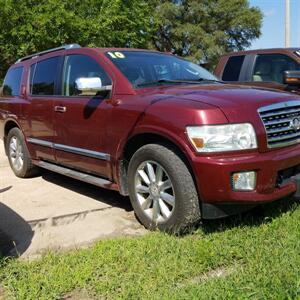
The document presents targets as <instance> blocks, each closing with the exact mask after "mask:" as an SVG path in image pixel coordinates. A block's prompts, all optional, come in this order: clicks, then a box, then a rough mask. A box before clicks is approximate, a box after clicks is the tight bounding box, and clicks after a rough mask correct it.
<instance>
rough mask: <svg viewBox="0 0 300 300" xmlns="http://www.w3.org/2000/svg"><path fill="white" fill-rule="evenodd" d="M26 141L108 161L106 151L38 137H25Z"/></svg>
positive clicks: (108, 156)
mask: <svg viewBox="0 0 300 300" xmlns="http://www.w3.org/2000/svg"><path fill="white" fill-rule="evenodd" d="M27 142H28V143H31V144H35V145H39V146H43V147H48V148H52V149H55V150H60V151H65V152H70V153H74V154H78V155H83V156H88V157H92V158H97V159H101V160H107V161H110V155H109V154H107V153H103V152H98V151H92V150H87V149H83V148H77V147H71V146H67V145H63V144H56V143H51V142H48V141H44V140H40V139H35V138H27Z"/></svg>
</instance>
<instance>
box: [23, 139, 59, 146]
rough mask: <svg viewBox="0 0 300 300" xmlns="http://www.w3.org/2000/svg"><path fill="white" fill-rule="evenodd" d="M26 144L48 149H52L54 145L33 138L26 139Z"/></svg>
mask: <svg viewBox="0 0 300 300" xmlns="http://www.w3.org/2000/svg"><path fill="white" fill-rule="evenodd" d="M27 142H28V143H31V144H35V145H39V146H44V147H48V148H53V146H54V144H53V143H51V142H48V141H44V140H40V139H35V138H27Z"/></svg>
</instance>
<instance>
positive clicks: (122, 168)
mask: <svg viewBox="0 0 300 300" xmlns="http://www.w3.org/2000/svg"><path fill="white" fill-rule="evenodd" d="M147 144H159V145H163V146H165V147H168V148H170V149H172V150H173V151H174V152H175V153H176V154H177V155H178V156H179V157H180V158H181V159H182V161H183V162H184V164H185V165H186V166H187V168H188V170H189V171H190V173H191V175H192V177H193V180H194V184H195V187H196V189H197V191H198V187H197V181H196V180H195V177H194V171H193V168H192V164H191V162H190V160H189V158H188V155H187V153H186V151H185V150H184V147H183V146H182V145H178V144H177V143H176V142H174V141H173V140H172V139H171V138H169V137H166V136H165V135H162V134H159V133H152V132H145V133H138V134H136V135H134V136H132V137H131V138H130V139H129V140H128V141H127V143H126V144H125V146H124V147H123V151H122V155H121V158H120V160H119V164H118V174H119V187H120V193H121V194H122V195H128V183H127V171H128V166H129V162H130V160H131V158H132V156H133V155H134V153H135V152H136V151H137V150H138V149H140V148H141V147H142V146H145V145H147ZM198 195H199V191H198Z"/></svg>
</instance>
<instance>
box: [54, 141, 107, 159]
mask: <svg viewBox="0 0 300 300" xmlns="http://www.w3.org/2000/svg"><path fill="white" fill-rule="evenodd" d="M54 149H56V150H60V151H66V152H70V153H74V154H79V155H84V156H88V157H92V158H98V159H102V160H110V155H109V154H107V153H103V152H97V151H92V150H86V149H83V148H77V147H71V146H67V145H62V144H54Z"/></svg>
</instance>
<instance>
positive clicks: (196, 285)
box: [0, 199, 300, 300]
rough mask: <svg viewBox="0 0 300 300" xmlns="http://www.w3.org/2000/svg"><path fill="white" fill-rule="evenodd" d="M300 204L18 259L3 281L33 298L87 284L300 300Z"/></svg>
mask: <svg viewBox="0 0 300 300" xmlns="http://www.w3.org/2000/svg"><path fill="white" fill-rule="evenodd" d="M299 204H300V202H299V200H298V201H297V200H295V199H283V200H282V201H279V202H275V203H273V204H269V205H268V206H266V207H264V208H263V207H259V208H258V209H256V210H255V211H252V212H248V213H247V214H244V215H243V219H242V220H240V219H239V217H231V218H229V219H226V220H219V221H217V220H214V221H211V222H206V223H204V224H203V225H202V226H201V227H200V228H199V230H198V231H197V232H195V233H194V234H190V235H186V236H183V237H174V236H168V235H166V234H162V233H158V232H154V233H150V232H149V233H148V234H146V235H145V236H143V237H137V238H128V237H127V238H126V237H124V238H120V239H113V240H103V241H100V242H98V243H97V244H95V245H94V246H93V247H91V248H88V249H83V250H78V251H72V252H69V253H60V254H59V253H48V254H47V255H45V256H43V257H42V258H41V259H40V260H36V261H24V260H17V259H10V260H7V261H5V262H3V263H2V265H0V280H1V285H2V286H3V287H4V289H5V293H6V295H7V297H8V299H10V298H9V297H11V298H12V299H26V300H27V299H28V300H29V299H47V300H48V299H66V298H67V297H66V296H65V295H66V294H67V293H69V292H73V293H76V291H80V290H84V291H88V292H89V293H90V294H91V295H92V296H94V297H92V298H93V299H94V298H95V299H224V300H225V299H300V298H299V297H300V243H299V239H300V231H299V228H300V206H299ZM0 297H1V293H0ZM74 298H76V297H74ZM80 298H81V299H83V297H77V298H76V299H80ZM68 299H69V298H68Z"/></svg>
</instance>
